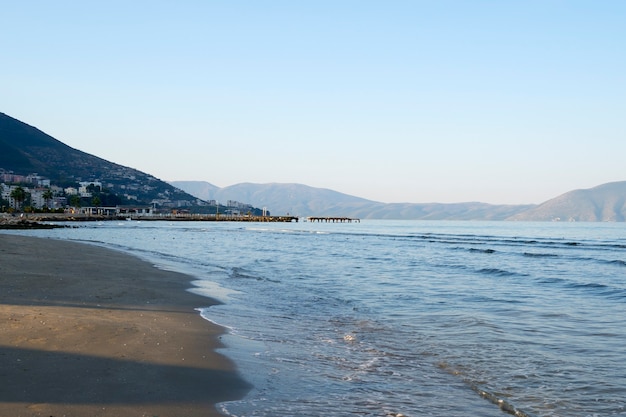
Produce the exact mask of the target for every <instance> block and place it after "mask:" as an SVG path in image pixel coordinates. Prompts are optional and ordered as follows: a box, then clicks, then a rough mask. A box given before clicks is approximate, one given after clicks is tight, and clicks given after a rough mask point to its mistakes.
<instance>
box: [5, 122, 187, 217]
mask: <svg viewBox="0 0 626 417" xmlns="http://www.w3.org/2000/svg"><path fill="white" fill-rule="evenodd" d="M0 170H4V171H6V172H13V173H15V174H20V175H28V174H33V173H36V174H38V175H39V176H41V177H45V178H48V179H50V180H51V182H52V183H53V184H56V185H59V186H62V187H67V186H75V185H76V183H77V182H79V181H100V182H102V184H103V186H104V187H105V188H107V189H109V190H110V191H111V192H113V193H115V194H117V195H119V196H123V197H124V198H125V201H128V202H132V203H133V204H151V203H162V204H163V205H191V204H194V203H195V202H196V201H197V199H196V198H195V197H193V196H192V195H190V194H188V193H186V192H184V191H182V190H180V189H177V188H176V187H174V186H172V185H170V184H168V183H166V182H164V181H161V180H159V179H157V178H155V177H153V176H152V175H148V174H146V173H143V172H141V171H138V170H136V169H133V168H128V167H125V166H122V165H118V164H115V163H112V162H109V161H106V160H104V159H102V158H98V157H96V156H94V155H90V154H88V153H85V152H82V151H79V150H77V149H74V148H72V147H70V146H67V145H66V144H64V143H62V142H60V141H59V140H57V139H55V138H53V137H52V136H50V135H48V134H46V133H44V132H42V131H41V130H39V129H37V128H35V127H33V126H30V125H27V124H26V123H23V122H21V121H19V120H17V119H14V118H12V117H10V116H7V115H6V114H4V113H0Z"/></svg>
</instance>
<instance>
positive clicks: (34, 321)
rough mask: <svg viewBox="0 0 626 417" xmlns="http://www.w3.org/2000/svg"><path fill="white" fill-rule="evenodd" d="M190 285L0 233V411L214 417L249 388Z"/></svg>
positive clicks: (135, 264)
mask: <svg viewBox="0 0 626 417" xmlns="http://www.w3.org/2000/svg"><path fill="white" fill-rule="evenodd" d="M190 281H191V278H190V277H189V276H187V275H183V274H180V273H176V272H170V271H163V270H160V269H158V268H156V267H153V266H152V265H150V264H149V263H147V262H145V261H143V260H140V259H138V258H135V257H133V256H131V255H126V254H123V253H120V252H116V251H114V250H110V249H106V248H102V247H97V246H93V245H88V244H82V243H75V242H67V241H57V240H51V239H42V238H33V237H24V236H16V235H9V234H0V376H1V377H2V380H3V381H5V383H3V384H2V386H1V387H0V414H2V415H12V416H16V417H17V416H55V417H57V416H102V417H108V416H118V417H125V416H128V417H131V416H133V417H135V416H143V415H146V416H161V417H163V416H181V415H184V416H189V417H192V416H220V415H221V414H220V413H219V412H218V411H217V409H216V406H215V405H216V404H217V403H220V402H225V401H232V400H236V399H239V398H242V397H243V396H244V395H245V394H246V392H247V391H248V390H249V385H248V384H247V383H246V382H245V381H243V380H242V379H241V377H240V376H239V375H238V374H237V372H236V370H235V368H234V365H233V363H232V362H231V361H229V360H228V359H227V358H226V357H224V356H222V355H220V354H218V353H216V352H215V349H217V348H220V347H221V346H222V345H221V343H220V341H219V336H220V335H221V334H222V333H223V331H224V329H223V328H221V327H219V326H217V325H215V324H213V323H210V322H208V321H207V320H204V319H203V318H202V317H201V316H200V314H199V313H198V312H197V311H196V310H195V308H198V307H203V306H209V305H214V304H215V303H216V301H214V300H211V299H209V298H206V297H203V296H200V295H196V294H193V293H191V292H189V291H186V289H187V288H189V287H190V286H191V284H190Z"/></svg>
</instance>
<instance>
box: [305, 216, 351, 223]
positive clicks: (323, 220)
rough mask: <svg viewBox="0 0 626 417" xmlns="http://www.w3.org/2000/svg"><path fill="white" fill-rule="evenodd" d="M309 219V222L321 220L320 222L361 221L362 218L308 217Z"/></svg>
mask: <svg viewBox="0 0 626 417" xmlns="http://www.w3.org/2000/svg"><path fill="white" fill-rule="evenodd" d="M306 219H307V221H309V222H319V223H322V222H323V223H352V222H357V223H361V220H360V219H353V218H350V217H307V218H306Z"/></svg>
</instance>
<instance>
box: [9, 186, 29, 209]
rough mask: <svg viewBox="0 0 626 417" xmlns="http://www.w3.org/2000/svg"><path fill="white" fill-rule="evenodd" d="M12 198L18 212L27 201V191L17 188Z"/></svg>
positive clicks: (12, 192)
mask: <svg viewBox="0 0 626 417" xmlns="http://www.w3.org/2000/svg"><path fill="white" fill-rule="evenodd" d="M11 198H12V199H13V201H14V202H15V203H14V206H15V207H14V208H15V209H16V210H17V209H18V207H20V208H21V206H22V203H23V202H24V200H26V191H25V190H24V189H23V188H22V187H19V186H18V187H15V188H14V189H13V191H11Z"/></svg>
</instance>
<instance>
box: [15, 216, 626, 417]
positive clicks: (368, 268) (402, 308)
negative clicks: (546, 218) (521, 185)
mask: <svg viewBox="0 0 626 417" xmlns="http://www.w3.org/2000/svg"><path fill="white" fill-rule="evenodd" d="M23 234H35V235H39V236H51V237H55V238H63V239H75V240H83V241H92V242H98V243H100V244H104V245H106V246H109V247H114V248H117V249H121V250H124V251H126V252H130V253H134V254H137V255H139V256H141V257H143V258H146V259H149V260H150V261H151V262H153V263H154V264H157V265H158V266H160V267H163V268H169V269H175V270H179V271H181V272H186V273H189V274H192V275H193V276H195V277H196V279H197V280H196V281H195V285H196V288H195V290H194V291H197V292H200V293H202V294H206V295H207V296H211V297H214V298H217V299H219V300H221V301H223V303H224V304H222V305H219V306H215V307H210V308H207V309H202V311H201V312H202V315H203V316H204V317H205V318H207V319H208V320H211V321H214V322H216V323H219V324H221V325H223V326H225V327H227V328H228V329H229V334H228V335H227V336H224V341H225V343H226V345H227V348H225V349H224V350H223V353H225V354H226V355H228V356H229V357H231V358H232V359H233V360H234V361H235V362H236V364H237V365H238V367H239V369H240V370H241V373H242V375H243V377H244V378H245V379H247V380H248V381H249V382H251V383H252V384H253V385H254V387H255V388H254V389H253V390H252V391H251V392H250V394H249V395H248V396H247V397H246V398H244V399H242V400H241V401H237V402H233V403H226V404H222V405H221V407H222V410H223V412H224V413H226V414H229V415H232V416H351V415H359V416H399V415H405V416H413V417H415V416H446V417H451V416H503V415H507V414H509V415H510V414H514V415H518V416H563V417H565V416H567V417H571V416H612V415H626V224H623V223H614V224H610V223H601V224H600V223H584V224H582V223H513V222H443V221H441V222H422V221H363V222H361V223H350V224H319V223H307V222H300V223H291V224H262V223H254V224H248V223H192V222H145V221H144V222H134V221H133V222H104V223H98V224H87V225H80V227H79V228H75V229H63V230H52V231H34V232H23ZM198 307H202V306H198Z"/></svg>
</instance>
